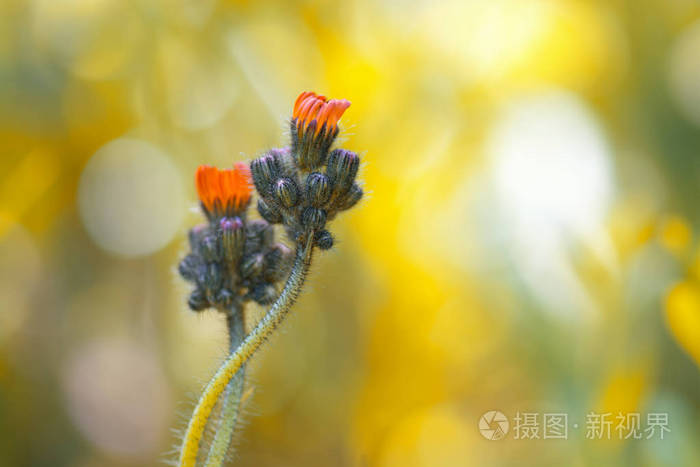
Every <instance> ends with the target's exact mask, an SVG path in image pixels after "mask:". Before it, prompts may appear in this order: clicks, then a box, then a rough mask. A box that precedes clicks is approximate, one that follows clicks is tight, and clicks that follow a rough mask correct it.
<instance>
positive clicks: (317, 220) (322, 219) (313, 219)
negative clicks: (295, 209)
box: [301, 207, 326, 230]
mask: <svg viewBox="0 0 700 467" xmlns="http://www.w3.org/2000/svg"><path fill="white" fill-rule="evenodd" d="M301 223H302V225H303V226H304V227H306V228H307V229H314V230H318V229H322V228H323V226H324V225H325V224H326V211H324V210H323V209H318V208H313V207H308V208H306V209H304V212H302V213H301Z"/></svg>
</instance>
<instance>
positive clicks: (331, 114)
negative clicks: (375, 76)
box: [292, 92, 350, 135]
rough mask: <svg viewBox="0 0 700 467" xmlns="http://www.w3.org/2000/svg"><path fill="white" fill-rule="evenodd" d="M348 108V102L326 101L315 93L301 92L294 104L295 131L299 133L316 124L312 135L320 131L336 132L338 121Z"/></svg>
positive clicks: (340, 100) (343, 100)
mask: <svg viewBox="0 0 700 467" xmlns="http://www.w3.org/2000/svg"><path fill="white" fill-rule="evenodd" d="M348 107H350V101H347V100H345V99H327V98H326V96H319V95H317V94H316V93H315V92H302V93H301V94H299V97H297V100H296V102H295V103H294V113H293V114H292V119H293V120H294V122H295V124H296V126H297V131H299V132H300V133H301V132H303V131H305V130H306V129H308V128H309V126H311V123H312V122H314V121H315V122H316V123H315V124H314V125H313V127H315V128H313V131H314V134H316V135H318V134H319V133H320V132H321V131H325V132H327V133H333V132H335V131H336V130H337V125H338V120H340V117H342V116H343V113H345V110H347V108H348Z"/></svg>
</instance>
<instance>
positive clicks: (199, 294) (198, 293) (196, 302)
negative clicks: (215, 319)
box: [187, 287, 209, 311]
mask: <svg viewBox="0 0 700 467" xmlns="http://www.w3.org/2000/svg"><path fill="white" fill-rule="evenodd" d="M187 305H188V306H189V307H190V309H192V311H202V310H204V309H205V308H208V307H209V302H208V301H207V297H206V294H205V293H204V291H203V290H202V289H200V288H199V287H197V288H196V289H194V291H193V292H192V293H191V294H190V297H189V298H188V299H187Z"/></svg>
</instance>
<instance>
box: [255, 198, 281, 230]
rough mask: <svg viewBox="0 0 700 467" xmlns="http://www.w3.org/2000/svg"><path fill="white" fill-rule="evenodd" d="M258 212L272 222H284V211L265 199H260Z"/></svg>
mask: <svg viewBox="0 0 700 467" xmlns="http://www.w3.org/2000/svg"><path fill="white" fill-rule="evenodd" d="M258 212H259V213H260V216H261V217H262V218H263V219H265V220H266V221H267V222H269V223H270V224H279V223H280V222H282V213H280V212H279V210H278V209H276V208H274V207H271V206H270V205H269V204H267V203H266V202H265V201H264V200H262V199H259V200H258Z"/></svg>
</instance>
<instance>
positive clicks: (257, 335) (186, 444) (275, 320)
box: [179, 232, 313, 467]
mask: <svg viewBox="0 0 700 467" xmlns="http://www.w3.org/2000/svg"><path fill="white" fill-rule="evenodd" d="M305 240H306V241H305V244H304V246H303V247H300V246H297V252H296V258H295V259H294V266H293V267H292V272H291V273H290V275H289V278H288V279H287V282H286V283H285V284H284V289H282V293H281V294H280V296H279V297H278V298H277V300H276V301H275V303H273V304H272V307H270V309H269V310H268V312H267V313H266V314H265V316H264V317H263V318H262V319H261V320H260V322H258V324H257V325H256V326H255V328H254V329H253V330H252V331H251V332H250V334H248V335H247V336H246V338H245V339H244V340H243V342H242V343H241V345H240V346H239V347H238V348H237V349H236V351H235V352H233V353H232V354H231V355H229V357H228V358H227V359H226V360H225V361H224V363H223V364H222V365H221V366H220V367H219V369H218V370H217V372H216V374H214V377H213V378H212V379H211V380H210V381H209V383H208V384H207V387H206V388H204V392H203V393H202V396H201V397H200V398H199V402H197V407H195V409H194V413H193V414H192V418H191V419H190V422H189V424H188V425H187V431H186V432H185V439H184V440H183V444H182V451H181V452H180V463H179V465H180V467H194V466H195V464H196V462H197V453H198V452H199V442H200V441H201V439H202V434H203V433H204V429H205V427H206V425H207V421H208V420H209V416H210V415H211V412H212V410H213V409H214V406H215V405H216V402H217V400H218V398H219V396H220V395H221V393H222V392H223V391H224V389H225V388H226V386H227V385H228V383H229V382H230V381H231V379H232V378H233V377H234V375H235V374H236V373H237V372H238V370H240V369H241V367H242V366H243V365H244V364H245V362H246V361H247V360H248V359H249V358H250V357H251V355H253V354H254V353H255V352H256V351H257V350H258V349H259V348H260V346H261V345H262V344H263V342H265V341H266V340H267V338H268V337H269V336H270V334H272V332H273V331H274V330H275V329H276V328H277V327H278V326H279V325H280V323H282V321H283V320H284V318H285V317H286V316H287V313H289V310H290V309H291V307H292V305H294V302H295V301H296V299H297V298H298V297H299V293H300V292H301V288H302V286H303V285H304V281H305V280H306V275H307V274H308V272H309V267H310V266H311V257H312V253H313V232H309V233H308V234H307V235H306V239H305Z"/></svg>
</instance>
